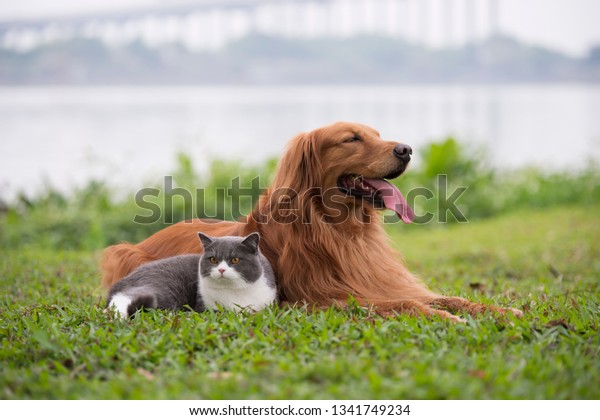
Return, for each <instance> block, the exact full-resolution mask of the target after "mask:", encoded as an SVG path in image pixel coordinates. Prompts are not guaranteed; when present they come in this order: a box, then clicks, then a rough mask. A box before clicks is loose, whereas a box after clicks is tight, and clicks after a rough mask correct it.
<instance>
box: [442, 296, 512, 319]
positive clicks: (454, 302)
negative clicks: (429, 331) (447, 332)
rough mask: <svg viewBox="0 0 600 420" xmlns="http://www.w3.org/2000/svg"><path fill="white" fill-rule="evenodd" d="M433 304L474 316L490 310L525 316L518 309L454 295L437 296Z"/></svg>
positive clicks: (503, 313) (502, 313)
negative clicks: (475, 301)
mask: <svg viewBox="0 0 600 420" xmlns="http://www.w3.org/2000/svg"><path fill="white" fill-rule="evenodd" d="M431 305H432V306H434V307H436V308H440V309H443V310H447V311H451V312H466V313H468V314H469V315H472V316H478V315H482V314H485V313H489V312H492V313H497V314H501V315H505V314H507V313H509V312H510V313H512V314H513V315H515V316H516V317H519V318H520V317H521V316H523V312H521V311H520V310H518V309H514V308H500V307H499V306H494V305H484V304H481V303H474V302H471V301H469V300H467V299H465V298H461V297H453V296H443V297H440V298H437V299H435V300H433V301H432V302H431Z"/></svg>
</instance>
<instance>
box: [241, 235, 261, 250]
mask: <svg viewBox="0 0 600 420" xmlns="http://www.w3.org/2000/svg"><path fill="white" fill-rule="evenodd" d="M258 241H260V235H259V234H258V232H254V233H251V234H250V235H248V236H246V237H245V238H244V240H243V241H242V243H243V244H244V245H246V246H248V247H250V249H252V251H254V253H255V254H256V253H258Z"/></svg>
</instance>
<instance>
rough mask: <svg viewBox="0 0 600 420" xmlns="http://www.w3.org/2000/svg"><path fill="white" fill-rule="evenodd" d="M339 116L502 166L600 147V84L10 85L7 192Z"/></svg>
mask: <svg viewBox="0 0 600 420" xmlns="http://www.w3.org/2000/svg"><path fill="white" fill-rule="evenodd" d="M340 120H346V121H356V122H361V123H364V124H367V125H370V126H372V127H374V128H376V129H377V130H378V131H379V132H380V133H381V135H382V137H383V138H384V139H386V140H398V141H402V142H405V143H408V144H410V145H411V146H413V148H416V149H419V147H423V146H424V145H425V144H427V143H428V142H430V141H434V140H440V139H443V138H444V137H445V136H448V135H452V136H455V137H456V138H457V139H459V140H460V141H461V142H463V143H465V144H467V145H468V146H469V147H473V148H476V149H478V150H479V149H483V150H485V151H486V152H487V156H488V158H489V160H490V163H491V164H493V165H495V166H496V167H499V168H502V167H511V168H514V167H520V166H524V165H536V166H539V167H543V168H548V169H550V170H552V169H564V168H575V169H577V168H581V167H583V166H585V164H586V162H588V160H589V159H598V158H599V157H600V86H596V85H535V86H530V85H518V86H429V85H426V86H376V87H370V86H369V87H367V86H335V87H333V86H325V87H322V86H285V87H278V86H269V87H245V86H244V87H237V86H226V87H202V86H199V87H198V86H192V87H2V88H0V197H4V198H7V197H8V198H10V197H11V196H14V194H15V193H16V192H17V191H25V192H27V193H29V194H34V193H36V192H37V191H40V190H41V189H43V188H45V186H47V185H52V186H55V187H57V188H59V189H60V190H65V191H67V190H69V189H70V188H73V187H74V186H80V185H83V184H85V183H86V182H87V181H88V180H90V179H103V180H107V181H109V183H110V184H111V185H113V186H115V187H118V188H122V189H123V190H126V191H129V190H134V189H138V188H140V187H142V186H145V185H147V184H148V183H156V182H157V181H158V180H159V179H160V177H162V176H164V175H168V174H170V173H171V172H172V169H173V168H174V166H175V156H176V154H177V153H178V152H180V151H182V152H186V153H188V154H190V155H191V156H192V157H193V158H194V162H195V164H196V166H197V168H198V169H199V170H202V169H205V168H206V167H207V163H208V162H209V161H210V160H211V159H213V158H222V159H240V160H244V161H247V162H251V163H256V162H260V161H262V160H264V159H266V158H268V157H272V156H278V155H280V153H281V152H282V150H283V148H284V145H285V143H286V142H287V141H288V140H289V139H290V138H292V137H293V136H294V135H295V134H297V133H298V132H301V131H308V130H311V129H313V128H316V127H319V126H322V125H325V124H329V123H331V122H334V121H340ZM418 163H419V162H418V158H417V159H415V164H417V165H418Z"/></svg>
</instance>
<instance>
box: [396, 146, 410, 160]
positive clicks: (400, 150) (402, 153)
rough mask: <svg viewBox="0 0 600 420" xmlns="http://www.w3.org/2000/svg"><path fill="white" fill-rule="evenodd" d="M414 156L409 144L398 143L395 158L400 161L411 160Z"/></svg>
mask: <svg viewBox="0 0 600 420" xmlns="http://www.w3.org/2000/svg"><path fill="white" fill-rule="evenodd" d="M410 155H412V147H410V146H409V145H408V144H402V143H398V144H397V145H396V146H394V156H396V157H397V158H399V159H404V160H409V159H410Z"/></svg>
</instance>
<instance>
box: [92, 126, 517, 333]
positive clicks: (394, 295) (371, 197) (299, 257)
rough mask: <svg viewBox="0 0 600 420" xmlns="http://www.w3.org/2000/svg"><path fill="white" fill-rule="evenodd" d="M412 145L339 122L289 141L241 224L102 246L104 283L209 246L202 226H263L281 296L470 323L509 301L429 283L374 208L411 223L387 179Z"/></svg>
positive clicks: (183, 229)
mask: <svg viewBox="0 0 600 420" xmlns="http://www.w3.org/2000/svg"><path fill="white" fill-rule="evenodd" d="M411 153H412V150H411V149H410V147H409V146H406V145H403V144H400V143H396V142H390V141H382V140H381V138H380V136H379V133H378V132H377V131H375V130H373V129H372V128H369V127H366V126H364V125H360V124H353V123H335V124H332V125H330V126H326V127H322V128H319V129H317V130H314V131H311V132H310V133H302V134H300V135H298V136H297V137H295V138H294V139H292V140H291V142H290V143H289V145H288V147H287V150H286V152H285V153H284V155H283V157H282V158H281V160H280V162H279V166H278V169H277V172H276V175H275V179H274V182H273V185H272V186H271V188H270V189H269V190H268V191H267V193H266V194H265V195H263V196H262V197H261V198H260V200H259V203H258V204H257V206H256V207H255V209H254V210H253V212H252V213H251V214H250V215H248V216H247V217H246V218H244V219H243V220H240V221H239V222H217V223H215V222H214V221H201V220H197V219H196V220H192V221H185V222H180V223H177V224H175V225H173V226H170V227H168V228H165V229H163V230H162V231H160V232H158V233H156V234H154V235H152V236H151V237H150V238H148V239H146V240H144V241H142V242H140V243H139V244H137V245H132V244H120V245H114V246H111V247H109V248H107V249H106V250H105V252H104V260H103V265H102V266H103V270H104V278H103V280H102V284H103V285H104V286H105V287H110V286H111V285H112V284H113V283H115V282H117V281H118V280H119V279H121V278H122V277H124V276H125V275H127V274H128V273H130V272H131V271H132V270H134V269H135V268H136V267H138V266H139V265H141V264H144V263H146V262H149V261H153V260H156V259H159V258H165V257H170V256H173V255H177V254H184V253H198V252H202V249H201V247H200V243H199V241H198V236H197V233H198V231H201V232H204V233H206V234H208V235H212V236H225V235H238V236H245V235H247V234H249V233H251V232H254V231H258V232H260V234H261V238H262V239H261V250H262V252H263V253H264V254H265V256H266V257H267V258H268V259H269V261H270V262H271V264H272V266H273V269H274V270H275V273H276V275H277V279H278V287H279V293H280V296H281V299H282V300H283V301H286V302H289V303H292V304H293V303H308V304H309V305H316V306H318V307H323V306H330V305H332V304H338V305H344V304H345V303H346V301H347V299H348V297H349V296H350V295H351V296H353V297H354V298H355V299H356V300H357V301H358V302H359V303H361V304H363V305H373V306H374V307H375V309H376V311H377V312H379V313H381V314H385V315H389V314H391V313H393V312H394V311H396V312H404V313H410V314H415V315H425V316H432V315H438V316H440V317H442V318H447V319H451V320H453V321H458V322H461V321H463V320H462V319H461V318H459V317H458V316H455V315H452V314H451V313H450V312H448V311H451V312H457V311H464V312H467V313H469V314H472V315H477V314H480V313H483V312H486V311H492V312H496V313H506V312H507V311H512V312H513V313H514V314H515V315H521V312H520V311H518V310H516V309H509V310H507V309H502V308H498V307H492V306H485V305H482V304H477V303H473V302H470V301H468V300H466V299H463V298H459V297H447V296H442V295H439V294H437V293H434V292H432V291H430V290H428V289H427V288H426V287H425V286H424V285H423V284H422V283H421V282H420V281H419V280H418V279H417V278H415V277H414V276H413V275H412V274H411V273H410V272H409V271H408V270H407V269H406V267H404V265H403V263H402V262H401V261H400V259H399V256H398V255H396V253H395V252H394V250H393V249H392V248H391V247H390V245H389V244H388V238H387V236H386V234H385V232H384V231H383V229H382V227H381V224H380V221H379V217H378V216H377V213H376V210H377V209H381V208H384V207H386V208H390V209H393V210H395V211H396V213H397V214H398V216H399V217H400V218H401V219H402V220H404V221H405V222H407V223H408V222H410V220H412V217H413V214H412V210H410V208H409V207H408V205H407V204H406V201H405V200H404V198H403V197H402V195H401V194H400V192H399V191H398V190H397V189H396V187H393V186H392V185H391V184H389V183H388V182H387V181H385V180H384V179H385V178H387V179H391V178H395V177H397V176H399V175H400V174H402V173H403V172H404V170H405V169H406V166H407V165H408V162H409V161H410V155H411Z"/></svg>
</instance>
